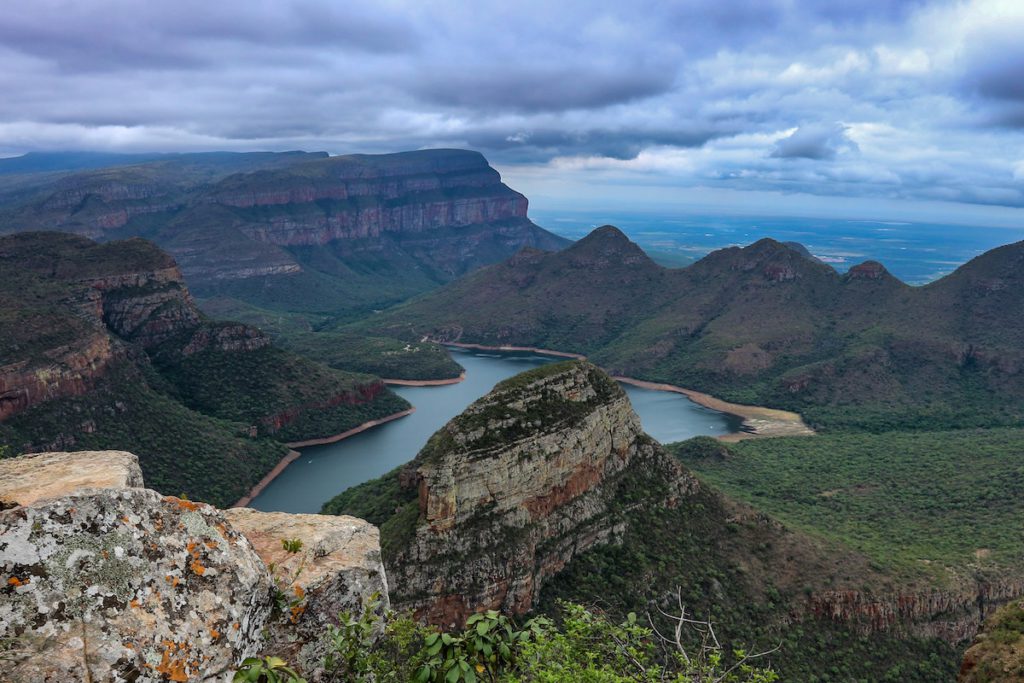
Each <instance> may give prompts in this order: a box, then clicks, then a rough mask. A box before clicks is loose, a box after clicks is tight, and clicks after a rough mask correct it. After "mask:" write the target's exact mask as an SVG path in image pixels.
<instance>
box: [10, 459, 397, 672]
mask: <svg viewBox="0 0 1024 683" xmlns="http://www.w3.org/2000/svg"><path fill="white" fill-rule="evenodd" d="M33 482H34V484H33ZM141 487H142V477H141V472H140V470H139V466H138V461H137V459H136V458H135V456H134V455H132V454H130V453H124V452H109V451H108V452H98V453H97V452H92V453H43V454H36V455H32V456H23V457H20V458H15V459H10V460H5V461H0V501H2V507H3V508H4V509H3V510H2V511H0V579H2V587H0V591H2V593H3V599H2V601H0V640H3V641H4V642H6V643H9V650H8V651H7V652H5V653H4V657H0V679H2V680H4V681H12V683H13V682H24V683H29V682H32V683H37V682H40V681H53V682H57V681H74V680H92V681H191V680H210V679H217V680H220V679H224V678H227V677H228V676H229V675H230V672H231V671H233V670H234V669H235V668H236V667H237V665H238V664H239V662H240V661H241V660H242V659H243V658H244V657H246V656H250V655H254V654H257V653H259V652H261V650H262V648H263V647H264V646H265V644H266V642H267V640H266V639H267V638H268V637H269V638H270V639H271V640H272V641H274V642H275V643H280V642H284V641H288V642H289V653H288V654H290V655H292V656H293V661H296V662H298V663H299V664H300V665H306V666H307V667H309V666H310V665H313V664H315V663H316V662H317V661H319V656H320V654H321V652H320V647H319V643H318V637H319V635H320V634H322V633H323V630H324V626H325V624H326V623H327V622H328V621H330V620H332V619H334V618H336V615H337V613H338V612H339V611H341V610H353V611H359V610H361V609H362V605H363V604H364V602H365V601H366V600H367V599H368V598H369V596H370V595H372V594H380V595H381V596H382V597H383V599H384V600H385V601H386V600H387V583H386V580H385V578H384V569H383V566H382V564H381V559H380V547H379V542H378V534H377V530H376V528H375V527H373V526H372V525H370V524H368V523H366V522H364V521H362V520H357V519H354V518H350V517H334V518H330V517H319V516H315V515H284V514H268V513H260V512H256V511H253V510H232V511H228V512H223V511H221V510H218V509H216V508H214V507H211V506H209V505H204V504H201V503H194V502H191V501H188V500H182V499H179V498H174V497H171V496H161V495H160V494H158V493H157V492H155V491H152V490H149V489H145V488H141ZM282 539H289V540H291V539H298V540H301V541H303V548H302V549H301V550H300V551H299V552H298V553H285V552H284V550H283V549H282V543H281V540H282ZM271 563H274V564H271ZM268 565H269V566H273V567H274V570H273V573H272V572H271V570H270V569H268ZM274 565H276V566H274ZM300 566H301V567H302V570H301V571H299V570H298V568H299V567H300ZM278 591H280V594H283V595H284V596H287V604H288V605H289V607H290V609H288V610H287V611H286V613H284V614H279V613H278V611H275V610H277V609H278V607H279V602H278V601H276V600H275V595H278V594H279V593H278ZM278 653H279V652H275V654H278Z"/></svg>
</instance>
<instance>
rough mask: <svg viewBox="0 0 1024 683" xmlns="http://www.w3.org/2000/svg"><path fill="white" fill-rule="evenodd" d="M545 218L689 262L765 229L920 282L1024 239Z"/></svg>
mask: <svg viewBox="0 0 1024 683" xmlns="http://www.w3.org/2000/svg"><path fill="white" fill-rule="evenodd" d="M530 217H531V218H532V219H533V220H534V221H535V222H536V223H537V224H538V225H540V226H542V227H544V228H546V229H548V230H550V231H552V232H554V233H556V234H559V235H562V236H563V237H568V238H570V239H574V240H575V239H579V238H581V237H583V236H585V235H586V234H588V233H589V232H590V231H591V230H593V229H594V228H595V227H598V226H601V225H605V224H612V225H615V226H617V227H618V228H619V229H621V230H622V231H623V232H624V233H626V234H627V235H628V236H629V237H630V239H632V240H633V241H634V242H636V243H637V244H639V245H640V246H641V247H643V249H644V250H645V251H646V252H647V253H648V254H650V255H651V257H652V258H654V259H655V260H656V261H658V262H660V263H661V264H662V265H665V266H670V267H679V266H685V265H687V264H689V263H692V262H693V261H695V260H697V259H699V258H700V257H702V256H704V255H705V254H707V253H709V252H711V251H714V250H715V249H721V248H723V247H729V246H745V245H748V244H751V243H752V242H756V241H757V240H759V239H761V238H763V237H771V238H773V239H776V240H779V241H781V242H789V241H792V242H799V243H801V244H803V245H804V246H805V247H807V249H808V250H810V252H811V253H812V254H814V255H815V256H817V257H819V258H821V259H822V260H824V261H825V262H827V263H829V264H830V265H831V266H833V267H834V268H835V269H836V270H838V271H839V272H845V271H846V270H847V269H848V268H850V266H853V265H856V264H858V263H862V262H863V261H867V260H875V261H879V262H881V263H882V264H884V265H885V267H886V268H887V269H888V270H889V272H891V273H892V274H893V275H895V276H896V277H898V278H899V279H901V280H903V281H904V282H906V283H907V284H911V285H922V284H926V283H928V282H931V281H933V280H937V279H938V278H940V277H942V276H943V275H947V274H949V273H951V272H953V271H954V270H956V268H957V267H958V266H960V265H962V264H964V263H966V262H967V261H969V260H970V259H972V258H974V257H975V256H978V255H979V254H981V253H982V252H984V251H987V250H989V249H992V248H994V247H998V246H1001V245H1003V244H1010V243H1012V242H1018V241H1020V240H1024V225H1022V226H1021V227H1019V228H1005V227H977V226H964V225H943V224H936V223H910V222H904V221H874V220H873V221H868V220H863V221H854V220H843V219H826V218H802V217H801V218H791V217H779V216H712V215H699V214H684V213H678V214H670V213H646V212H630V213H621V212H610V213H601V212H599V211H558V210H537V209H535V208H534V209H531V211H530Z"/></svg>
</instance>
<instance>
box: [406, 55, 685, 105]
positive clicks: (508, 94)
mask: <svg viewBox="0 0 1024 683" xmlns="http://www.w3.org/2000/svg"><path fill="white" fill-rule="evenodd" d="M672 82H673V74H672V71H671V70H670V69H668V70H667V69H666V68H660V69H646V68H644V67H642V66H640V65H636V66H634V65H626V66H625V68H624V67H622V66H617V67H616V68H615V69H614V70H610V71H607V72H605V71H603V70H595V71H594V72H592V73H590V74H584V75H583V77H581V74H580V73H579V71H578V69H576V68H574V67H573V66H571V65H551V66H548V65H543V66H529V67H525V68H523V67H518V66H517V65H515V64H510V65H502V64H496V65H494V70H493V71H491V70H489V71H488V72H486V73H461V74H454V75H451V76H447V75H441V76H439V77H435V78H429V77H428V78H425V79H423V80H418V81H417V82H416V83H415V84H414V86H413V88H412V91H413V92H414V93H415V94H416V95H417V96H418V97H419V98H420V99H422V100H423V101H424V102H431V103H435V104H441V105H446V106H458V107H480V108H485V109H509V108H511V109H514V110H519V111H559V110H564V109H593V108H599V107H605V106H608V105H612V104H621V103H625V102H631V101H634V100H637V99H642V98H645V97H650V96H652V95H658V94H661V93H665V92H667V91H668V90H669V88H670V87H671V86H672Z"/></svg>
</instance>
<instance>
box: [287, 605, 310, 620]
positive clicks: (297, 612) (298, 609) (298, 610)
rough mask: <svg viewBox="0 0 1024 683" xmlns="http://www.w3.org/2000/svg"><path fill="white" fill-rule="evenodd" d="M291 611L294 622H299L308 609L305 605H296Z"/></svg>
mask: <svg viewBox="0 0 1024 683" xmlns="http://www.w3.org/2000/svg"><path fill="white" fill-rule="evenodd" d="M290 611H291V613H292V616H291V621H292V623H293V624H297V623H299V618H300V617H302V613H303V612H305V611H306V608H305V606H303V605H296V606H295V607H292V608H291V610H290Z"/></svg>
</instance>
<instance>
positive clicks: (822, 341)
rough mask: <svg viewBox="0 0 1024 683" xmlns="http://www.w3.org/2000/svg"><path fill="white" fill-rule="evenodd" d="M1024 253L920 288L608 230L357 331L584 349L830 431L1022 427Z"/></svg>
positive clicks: (486, 274) (526, 253)
mask: <svg viewBox="0 0 1024 683" xmlns="http://www.w3.org/2000/svg"><path fill="white" fill-rule="evenodd" d="M1022 312H1024V243H1017V244H1011V245H1007V246H1004V247H1000V248H997V249H994V250H992V251H989V252H987V253H985V254H982V255H981V256H978V257H977V258H975V259H973V260H972V261H970V262H969V263H966V264H964V265H963V266H961V267H960V268H958V269H957V270H956V271H955V272H953V273H951V274H950V275H948V276H946V277H944V278H942V279H940V280H937V281H935V282H933V283H931V284H928V285H926V286H921V287H911V286H908V285H906V284H904V283H902V282H900V281H899V280H898V279H896V278H895V277H893V276H892V275H891V274H889V273H888V271H886V269H885V267H884V266H883V265H881V264H879V263H877V262H873V261H867V262H865V263H862V264H859V265H856V266H854V267H852V268H850V270H849V271H848V272H847V273H845V274H842V275H840V274H839V273H837V272H836V271H835V270H834V269H832V268H831V267H830V266H828V265H827V264H824V263H821V262H820V261H818V260H817V259H815V258H813V257H812V256H810V254H809V253H808V252H807V251H806V250H805V249H803V248H802V247H799V245H796V246H794V245H792V244H783V243H780V242H777V241H774V240H771V239H763V240H760V241H758V242H756V243H754V244H751V245H749V246H746V247H731V248H727V249H721V250H719V251H715V252H713V253H711V254H709V255H708V256H706V257H705V258H703V259H701V260H699V261H698V262H696V263H694V264H693V265H691V266H688V267H686V268H678V269H670V268H664V267H662V266H659V265H658V264H656V263H655V262H654V261H652V260H651V259H650V258H648V257H647V255H646V254H645V253H644V252H643V251H642V250H641V249H640V248H639V247H638V246H637V245H636V244H634V243H632V242H630V241H629V239H628V238H627V237H626V236H625V235H624V234H622V233H621V232H620V231H619V230H618V229H616V228H614V227H612V226H605V227H602V228H599V229H597V230H595V231H594V232H592V233H591V234H590V235H589V236H587V237H586V238H584V239H582V240H580V241H579V242H577V243H575V244H573V245H572V246H571V247H569V248H567V249H565V250H563V251H560V252H557V253H546V252H542V251H540V250H536V249H524V250H523V251H521V252H520V253H519V254H517V255H516V256H514V257H512V258H511V259H508V260H507V261H505V262H503V263H501V264H497V265H494V266H490V267H487V268H483V269H481V270H479V271H477V272H475V273H471V274H470V275H468V276H466V277H464V278H462V279H460V280H458V281H456V282H453V283H451V284H449V285H447V286H445V287H442V288H440V289H438V290H435V291H433V292H431V293H428V294H425V295H423V296H421V297H419V298H417V299H415V300H413V301H411V302H409V303H407V304H405V305H402V306H398V307H396V308H393V309H391V310H389V311H387V312H385V313H383V314H381V315H377V316H373V317H371V318H368V319H367V320H365V321H363V322H361V323H358V324H356V325H355V326H354V327H353V328H352V329H353V330H356V331H362V332H365V333H372V334H378V335H388V336H394V337H398V338H404V339H410V340H412V339H415V340H419V339H431V340H435V341H448V342H462V343H475V344H483V345H494V346H500V345H516V346H529V347H542V348H548V349H554V350H559V351H568V352H576V353H583V354H586V355H587V356H588V357H590V358H591V359H592V360H593V361H594V362H596V363H598V364H599V365H601V366H602V367H604V368H607V369H609V370H610V371H611V372H613V373H615V374H619V375H627V376H632V377H637V378H642V379H646V380H652V381H657V382H667V383H672V384H677V385H682V386H685V387H688V388H692V389H697V390H701V391H706V392H709V393H713V394H715V395H716V396H720V397H722V398H725V399H728V400H731V401H734V402H737V403H756V404H763V405H771V406H773V407H779V408H788V409H791V410H796V411H798V412H801V413H803V414H804V416H805V418H807V419H808V420H809V421H810V422H811V423H813V424H814V425H815V426H818V427H826V428H830V427H831V428H859V429H869V430H875V431H884V430H886V429H891V428H913V427H915V426H927V427H928V428H932V429H936V428H940V427H966V426H985V425H995V424H1007V425H1016V424H1019V423H1020V421H1021V419H1024V372H1022V371H1024V349H1022V347H1021V344H1020V342H1021V340H1022V339H1024V316H1022V315H1021V314H1022Z"/></svg>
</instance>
